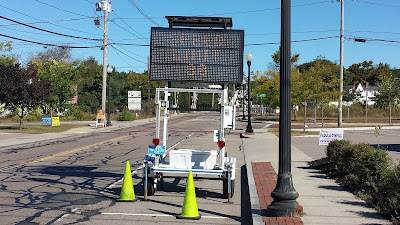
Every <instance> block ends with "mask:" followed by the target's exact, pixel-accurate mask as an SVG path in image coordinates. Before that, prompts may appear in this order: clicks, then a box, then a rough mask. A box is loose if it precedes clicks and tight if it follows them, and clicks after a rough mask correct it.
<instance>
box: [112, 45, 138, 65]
mask: <svg viewBox="0 0 400 225" xmlns="http://www.w3.org/2000/svg"><path fill="white" fill-rule="evenodd" d="M111 47H112V46H111ZM113 49H114V50H115V53H117V55H118V56H119V57H120V58H121V59H122V61H124V62H125V63H126V64H128V65H129V66H131V67H133V66H132V65H131V64H129V63H128V62H127V61H126V60H125V59H124V58H123V57H122V56H121V55H120V54H119V53H118V51H117V50H116V49H115V48H113Z"/></svg>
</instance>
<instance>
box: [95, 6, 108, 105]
mask: <svg viewBox="0 0 400 225" xmlns="http://www.w3.org/2000/svg"><path fill="white" fill-rule="evenodd" d="M100 10H103V11H104V40H103V87H102V92H101V110H103V112H105V111H106V89H107V86H106V85H107V45H108V43H107V34H108V23H107V22H108V13H109V12H111V2H109V0H100V1H99V2H98V3H96V11H100Z"/></svg>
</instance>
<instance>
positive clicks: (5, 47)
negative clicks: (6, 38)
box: [0, 42, 18, 65]
mask: <svg viewBox="0 0 400 225" xmlns="http://www.w3.org/2000/svg"><path fill="white" fill-rule="evenodd" d="M11 50H12V43H11V42H0V53H1V54H0V64H2V65H14V64H15V63H16V62H17V61H18V57H17V56H16V55H14V54H12V53H11Z"/></svg>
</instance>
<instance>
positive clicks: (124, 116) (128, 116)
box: [118, 109, 135, 121]
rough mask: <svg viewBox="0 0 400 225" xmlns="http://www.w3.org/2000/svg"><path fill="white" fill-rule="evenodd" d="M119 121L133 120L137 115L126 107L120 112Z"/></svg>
mask: <svg viewBox="0 0 400 225" xmlns="http://www.w3.org/2000/svg"><path fill="white" fill-rule="evenodd" d="M118 120H119V121H132V120H135V116H133V114H132V113H131V112H130V111H129V110H126V109H124V110H123V111H122V112H121V113H120V114H119V118H118Z"/></svg>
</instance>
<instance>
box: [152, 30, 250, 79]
mask: <svg viewBox="0 0 400 225" xmlns="http://www.w3.org/2000/svg"><path fill="white" fill-rule="evenodd" d="M243 46H244V31H243V30H228V29H190V28H161V27H152V28H151V42H150V80H153V81H196V82H200V83H239V84H241V83H242V81H243Z"/></svg>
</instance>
